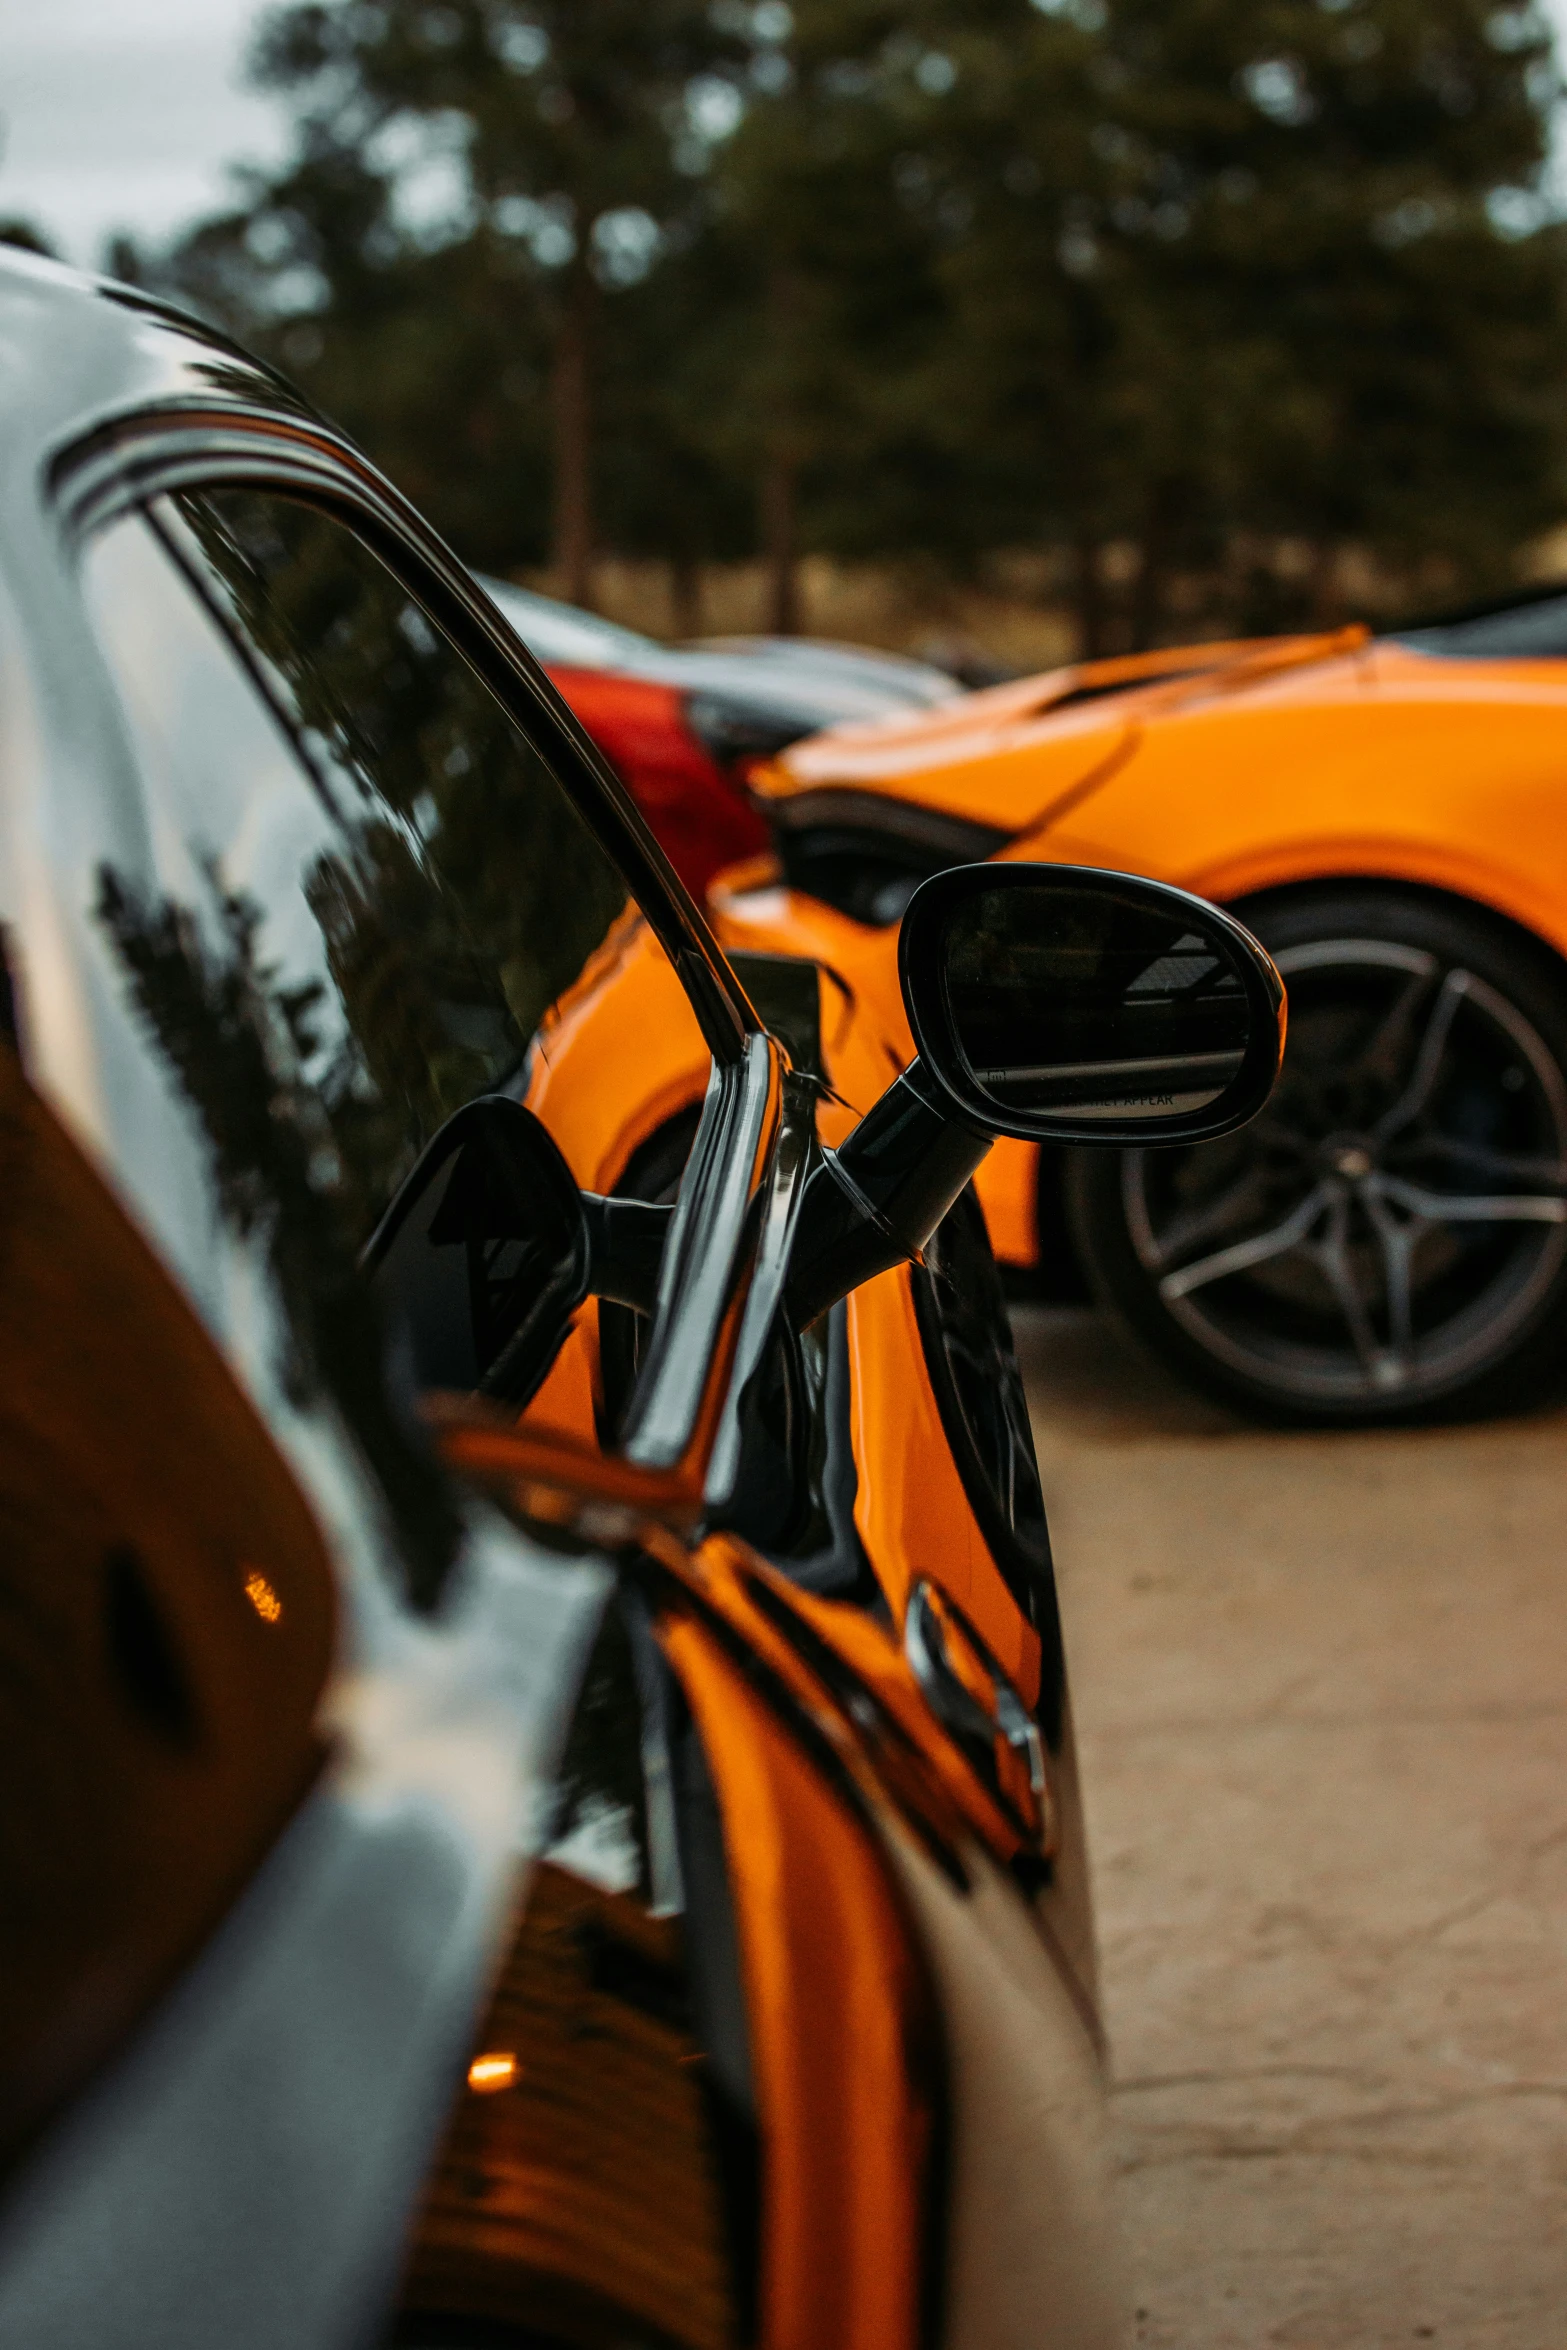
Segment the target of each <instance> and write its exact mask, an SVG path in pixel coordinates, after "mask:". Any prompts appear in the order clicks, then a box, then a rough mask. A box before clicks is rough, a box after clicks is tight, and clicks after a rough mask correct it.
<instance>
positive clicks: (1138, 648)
mask: <svg viewBox="0 0 1567 2350" xmlns="http://www.w3.org/2000/svg"><path fill="white" fill-rule="evenodd" d="M1178 499H1179V493H1178V491H1177V490H1176V487H1175V485H1174V483H1173V482H1167V481H1165V482H1160V483H1159V484H1158V485H1157V487H1156V488H1155V489H1154V491H1153V493H1152V495H1151V496H1150V497H1149V500H1148V510H1147V513H1146V514H1145V516H1144V518H1143V544H1142V554H1141V557H1140V559H1139V562H1138V565H1137V578H1136V580H1135V582H1134V584H1133V587H1132V614H1131V618H1132V643H1131V650H1132V651H1133V652H1134V653H1147V652H1150V651H1151V650H1152V649H1153V644H1154V640H1155V638H1156V637H1157V636H1158V634H1159V623H1160V621H1161V620H1162V619H1163V617H1164V583H1165V580H1166V578H1167V576H1168V574H1169V567H1170V545H1171V540H1172V538H1173V537H1174V531H1175V519H1176V507H1177V503H1178Z"/></svg>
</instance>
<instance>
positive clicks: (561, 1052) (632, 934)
mask: <svg viewBox="0 0 1567 2350" xmlns="http://www.w3.org/2000/svg"><path fill="white" fill-rule="evenodd" d="M533 1055H534V1057H533V1067H532V1071H531V1074H530V1077H529V1083H528V1091H527V1094H526V1097H525V1099H526V1102H527V1106H528V1108H529V1109H530V1110H532V1111H533V1112H534V1113H535V1114H536V1115H537V1116H538V1117H540V1118H542V1119H543V1120H544V1122H545V1124H546V1125H547V1126H548V1127H549V1129H550V1132H551V1134H552V1135H553V1136H554V1138H555V1141H556V1143H557V1144H558V1145H559V1147H560V1150H561V1152H562V1153H563V1155H564V1157H565V1160H566V1163H567V1165H568V1166H569V1167H570V1169H571V1171H572V1173H573V1175H574V1176H575V1177H576V1179H577V1181H578V1183H579V1184H580V1185H581V1186H582V1188H583V1189H584V1190H585V1191H599V1192H604V1191H612V1190H613V1189H614V1186H615V1184H616V1183H617V1182H618V1181H619V1179H620V1177H621V1175H622V1173H623V1172H624V1170H625V1167H626V1163H627V1161H628V1160H629V1159H630V1157H631V1154H632V1152H633V1151H634V1150H636V1149H637V1147H638V1145H639V1144H641V1143H644V1142H646V1141H647V1140H648V1138H649V1137H650V1136H651V1135H653V1134H656V1133H657V1132H658V1129H659V1128H660V1127H661V1126H663V1125H665V1124H666V1123H667V1122H668V1120H669V1119H671V1118H673V1117H675V1116H676V1115H677V1114H678V1113H679V1112H680V1111H681V1110H686V1109H692V1108H694V1107H696V1106H698V1105H699V1104H700V1103H701V1101H702V1098H703V1096H704V1094H705V1093H706V1091H707V1081H708V1076H709V1072H710V1070H711V1066H712V1063H711V1057H710V1055H709V1053H708V1049H707V1045H706V1042H705V1040H704V1038H703V1036H702V1033H701V1031H700V1029H699V1028H698V1027H697V1024H696V1015H695V1014H694V1013H693V1011H692V1009H691V1003H690V998H689V997H688V996H687V994H686V991H685V989H684V987H683V986H682V985H681V983H680V979H679V976H678V974H677V973H676V971H675V969H674V966H673V965H672V964H671V962H670V960H669V957H668V956H667V955H666V954H665V952H664V950H663V948H662V947H661V946H660V945H659V943H658V941H657V939H656V938H655V937H654V936H653V933H652V931H651V930H649V929H648V927H647V925H646V923H645V922H643V921H642V920H641V919H640V917H636V918H634V919H630V920H627V919H626V918H624V917H623V918H622V920H621V921H620V922H617V923H616V925H615V927H614V929H613V930H612V931H611V933H610V935H609V938H608V939H606V941H605V943H604V946H603V947H602V948H601V949H600V951H599V953H598V955H596V956H595V957H594V959H593V961H592V962H591V963H590V964H589V966H588V968H587V970H586V971H585V972H584V973H583V976H582V979H581V980H580V981H579V983H578V984H577V986H576V987H575V988H573V989H572V990H571V991H570V993H569V994H568V995H567V996H565V997H563V998H562V1000H561V1002H560V1004H559V1005H558V1006H557V1007H556V1008H555V1010H554V1012H553V1013H552V1014H551V1015H550V1016H549V1017H548V1018H547V1019H546V1021H545V1023H544V1025H543V1027H542V1028H541V1029H540V1030H539V1033H538V1036H537V1038H536V1039H535V1042H534V1048H533Z"/></svg>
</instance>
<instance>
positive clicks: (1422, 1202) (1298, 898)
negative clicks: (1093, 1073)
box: [714, 590, 1567, 1423]
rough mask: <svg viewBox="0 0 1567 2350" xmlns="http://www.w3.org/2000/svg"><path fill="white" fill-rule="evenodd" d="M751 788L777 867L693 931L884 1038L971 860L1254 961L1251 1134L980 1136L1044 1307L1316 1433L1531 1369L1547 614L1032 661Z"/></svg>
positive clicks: (737, 873) (1558, 873) (1558, 709)
mask: <svg viewBox="0 0 1567 2350" xmlns="http://www.w3.org/2000/svg"><path fill="white" fill-rule="evenodd" d="M759 788H760V790H761V791H762V792H763V793H764V794H765V797H766V802H767V806H768V809H769V813H770V816H771V820H772V826H773V834H774V849H775V853H774V855H773V857H772V858H771V859H770V860H768V861H766V862H758V863H754V864H752V865H751V866H749V867H747V868H745V869H736V870H732V871H731V872H730V873H729V874H728V875H726V876H724V877H722V879H721V881H720V883H719V884H718V886H717V888H716V891H715V894H714V904H715V907H716V909H717V912H718V917H719V924H720V928H721V931H722V933H723V935H724V937H725V939H726V941H727V942H728V943H729V944H730V945H731V946H732V947H740V946H745V945H751V946H765V947H770V948H772V949H774V950H777V949H781V948H788V949H790V950H792V951H794V952H810V953H812V954H815V955H817V956H818V957H820V959H821V960H822V961H823V962H824V964H825V965H826V966H827V967H828V968H829V969H830V970H832V971H833V972H834V973H836V974H837V975H838V977H839V979H840V981H841V983H842V984H843V985H844V986H845V987H847V988H848V989H849V990H850V991H851V992H852V993H853V994H854V995H855V997H856V999H857V1000H858V1001H860V1002H861V1003H874V1004H875V1005H876V1006H877V1007H879V1014H878V1016H879V1019H880V1021H881V1024H882V1025H883V1027H884V1028H885V1030H886V1031H887V1033H888V1034H889V1035H895V1034H897V1033H898V1029H899V1022H900V1008H899V1004H898V991H897V978H896V955H895V942H896V938H897V924H898V919H899V916H900V915H901V913H902V910H903V907H904V906H905V904H906V903H907V901H908V898H909V896H910V894H911V892H912V891H913V889H914V888H915V887H916V886H917V884H918V883H919V882H920V881H921V880H922V879H923V878H924V877H925V876H926V875H928V874H929V873H931V872H933V871H936V870H938V869H940V868H941V867H943V866H948V865H952V864H955V863H961V862H964V861H968V860H973V859H978V858H996V859H1001V860H1008V859H1014V858H1023V859H1054V860H1059V861H1061V862H1062V863H1064V864H1071V865H1078V866H1106V867H1112V868H1118V869H1121V870H1127V871H1135V872H1139V873H1146V874H1150V875H1154V876H1156V877H1158V878H1160V879H1163V880H1166V881H1172V882H1178V883H1180V884H1181V885H1182V886H1183V887H1185V888H1187V889H1190V890H1193V891H1195V892H1197V893H1199V894H1200V895H1202V896H1204V897H1207V898H1210V899H1215V900H1218V901H1219V902H1221V903H1223V904H1224V905H1226V906H1228V907H1229V908H1231V909H1232V910H1234V911H1238V912H1240V913H1241V915H1242V916H1243V918H1244V920H1245V921H1246V922H1247V924H1248V925H1249V926H1250V927H1251V928H1252V929H1253V930H1254V931H1255V932H1256V934H1257V935H1258V937H1260V938H1261V939H1262V940H1263V941H1264V942H1265V944H1266V945H1267V946H1268V947H1269V949H1270V951H1271V952H1272V954H1273V956H1274V958H1275V960H1276V962H1277V964H1278V967H1279V969H1280V971H1281V972H1282V973H1283V975H1284V977H1285V979H1286V981H1287V984H1288V988H1289V995H1290V1007H1291V1017H1290V1043H1289V1050H1288V1053H1287V1057H1286V1062H1285V1069H1284V1075H1283V1079H1282V1081H1281V1083H1280V1086H1279V1089H1278V1091H1277V1093H1276V1095H1275V1097H1274V1100H1273V1103H1272V1104H1271V1106H1270V1108H1269V1111H1268V1112H1267V1114H1266V1116H1265V1117H1263V1118H1260V1119H1258V1120H1257V1122H1256V1123H1255V1124H1254V1125H1253V1126H1251V1127H1250V1128H1249V1129H1248V1130H1247V1131H1246V1132H1245V1133H1244V1134H1239V1135H1236V1136H1234V1137H1232V1138H1230V1139H1228V1140H1226V1141H1224V1142H1220V1143H1213V1144H1200V1145H1197V1146H1195V1147H1193V1148H1190V1149H1180V1150H1132V1151H1128V1152H1126V1153H1124V1154H1121V1155H1114V1154H1098V1155H1088V1154H1075V1155H1074V1154H1071V1153H1062V1152H1054V1151H1050V1150H1048V1149H1047V1150H1043V1151H1042V1150H1040V1149H1039V1148H1037V1147H1035V1146H1032V1145H1028V1144H1022V1143H1011V1144H1004V1145H1002V1146H1001V1147H1000V1148H998V1149H997V1150H996V1151H995V1152H994V1153H993V1154H992V1157H991V1159H990V1161H989V1162H988V1163H987V1165H986V1167H985V1168H983V1169H982V1170H981V1172H980V1176H979V1179H978V1188H979V1191H980V1194H981V1197H982V1199H983V1201H984V1205H985V1210H986V1215H987V1218H988V1220H989V1223H990V1229H991V1235H992V1239H993V1241H994V1243H995V1246H996V1250H997V1253H998V1255H999V1256H1000V1257H1001V1258H1002V1259H1003V1260H1004V1261H1006V1262H1008V1263H1010V1264H1012V1265H1013V1266H1020V1267H1038V1268H1040V1270H1041V1271H1042V1272H1043V1273H1044V1275H1045V1276H1046V1278H1047V1279H1049V1280H1052V1281H1054V1283H1055V1284H1056V1290H1055V1294H1057V1295H1060V1294H1063V1293H1069V1292H1063V1288H1062V1286H1061V1285H1062V1283H1063V1281H1064V1280H1066V1281H1069V1280H1070V1278H1071V1275H1072V1272H1073V1270H1074V1268H1073V1267H1072V1265H1071V1263H1070V1256H1071V1254H1074V1253H1075V1256H1076V1259H1077V1264H1078V1266H1079V1267H1080V1268H1081V1271H1082V1273H1084V1274H1086V1276H1087V1280H1088V1282H1089V1284H1090V1285H1091V1287H1092V1289H1093V1290H1094V1291H1095V1292H1096V1293H1097V1294H1098V1295H1099V1296H1100V1297H1101V1298H1103V1299H1104V1300H1106V1301H1108V1302H1110V1303H1111V1304H1113V1305H1114V1306H1115V1307H1116V1308H1118V1309H1119V1311H1120V1313H1121V1314H1122V1316H1123V1317H1124V1318H1125V1319H1126V1321H1128V1322H1129V1323H1130V1324H1131V1326H1132V1327H1133V1329H1134V1330H1135V1331H1136V1332H1137V1333H1138V1334H1140V1336H1141V1337H1142V1338H1143V1339H1144V1340H1145V1341H1147V1342H1148V1343H1149V1344H1150V1345H1151V1346H1152V1347H1153V1348H1154V1349H1155V1350H1156V1351H1157V1352H1158V1353H1160V1354H1162V1355H1163V1356H1164V1357H1165V1358H1166V1359H1167V1360H1168V1361H1169V1362H1171V1363H1172V1364H1173V1365H1175V1366H1176V1367H1177V1368H1178V1369H1179V1370H1180V1371H1181V1372H1182V1373H1184V1374H1185V1375H1187V1376H1189V1377H1190V1378H1192V1379H1193V1380H1194V1381H1196V1382H1197V1383H1198V1384H1199V1385H1203V1386H1206V1387H1208V1388H1209V1389H1213V1390H1217V1391H1218V1392H1219V1393H1220V1394H1221V1395H1222V1396H1223V1397H1225V1398H1227V1399H1229V1400H1231V1401H1236V1402H1239V1403H1241V1404H1242V1405H1243V1406H1249V1407H1251V1408H1253V1409H1258V1410H1262V1411H1264V1412H1273V1413H1283V1414H1285V1415H1288V1416H1293V1417H1297V1418H1302V1419H1309V1420H1315V1421H1319V1422H1327V1423H1353V1422H1356V1421H1366V1420H1376V1419H1383V1418H1388V1417H1399V1416H1407V1415H1410V1414H1416V1413H1422V1412H1424V1413H1429V1412H1433V1411H1436V1410H1440V1409H1444V1408H1445V1409H1449V1410H1451V1409H1455V1408H1464V1409H1471V1410H1472V1409H1479V1408H1486V1407H1490V1406H1493V1405H1495V1404H1498V1403H1501V1402H1503V1401H1505V1400H1507V1399H1508V1398H1510V1397H1513V1396H1515V1395H1519V1394H1521V1393H1524V1392H1526V1391H1527V1389H1528V1387H1529V1385H1530V1383H1531V1382H1533V1381H1534V1380H1536V1379H1537V1378H1538V1377H1539V1376H1540V1374H1541V1373H1542V1371H1543V1370H1544V1368H1545V1367H1546V1365H1547V1363H1548V1362H1549V1361H1550V1360H1552V1359H1553V1358H1554V1357H1555V1356H1556V1354H1557V1352H1558V1350H1559V1349H1560V1347H1561V1344H1562V1341H1563V1337H1564V1335H1567V1314H1564V1310H1563V1309H1564V1304H1567V962H1564V958H1567V594H1563V593H1562V592H1561V591H1559V590H1551V591H1543V592H1539V593H1536V594H1534V595H1531V596H1527V597H1521V598H1515V599H1513V600H1512V601H1510V602H1508V603H1506V604H1503V605H1497V606H1494V607H1491V608H1488V609H1483V610H1477V611H1474V612H1471V613H1469V614H1467V615H1464V616H1461V617H1459V618H1457V619H1453V620H1449V621H1446V622H1441V623H1437V624H1433V625H1431V626H1427V627H1421V628H1416V629H1411V630H1409V631H1407V632H1405V633H1404V634H1402V635H1399V636H1387V637H1381V638H1375V637H1372V636H1370V635H1368V633H1367V632H1366V631H1365V630H1364V629H1359V628H1354V629H1348V630H1344V631H1341V632H1339V633H1337V634H1333V635H1324V636H1311V637H1291V638H1280V639H1272V640H1265V641H1258V640H1253V641H1249V642H1240V643H1230V644H1218V645H1204V646H1200V647H1195V648H1191V647H1188V648H1184V649H1179V650H1173V651H1166V652H1161V653H1157V654H1152V655H1147V656H1143V657H1140V658H1134V659H1125V660H1118V661H1101V662H1097V663H1091V664H1085V665H1083V666H1080V667H1076V668H1064V669H1060V670H1056V671H1053V672H1051V673H1050V674H1048V675H1045V676H1041V677H1035V678H1031V679H1028V680H1025V681H1023V682H1020V683H1014V684H1008V685H1005V686H1001V687H997V688H995V689H993V690H990V691H987V692H983V693H978V694H973V695H970V696H967V697H966V698H965V699H963V700H962V701H960V702H957V703H953V704H950V705H948V706H946V707H945V708H942V709H938V710H933V711H930V712H928V713H920V714H918V715H917V716H912V717H908V718H901V719H898V720H893V721H888V722H885V723H881V724H876V725H868V726H854V727H840V728H837V729H835V730H834V731H832V732H831V733H828V734H824V735H820V736H818V737H816V738H815V739H814V740H812V741H810V742H808V743H803V744H800V745H797V746H795V747H794V748H793V749H791V750H790V751H788V752H786V753H785V754H784V755H783V756H782V757H781V758H780V759H779V760H778V761H777V762H776V763H775V764H774V765H773V766H772V767H771V768H770V769H766V770H764V771H763V772H762V774H761V776H760V778H759ZM903 1044H904V1048H905V1049H906V1048H907V1044H908V1039H907V1038H906V1036H905V1037H904V1039H903ZM1078 1293H1079V1294H1081V1291H1080V1290H1079V1292H1078Z"/></svg>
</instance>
